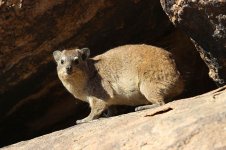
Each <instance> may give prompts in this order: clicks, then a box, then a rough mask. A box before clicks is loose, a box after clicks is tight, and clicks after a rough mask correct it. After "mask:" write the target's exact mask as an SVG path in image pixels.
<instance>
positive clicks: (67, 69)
mask: <svg viewBox="0 0 226 150" xmlns="http://www.w3.org/2000/svg"><path fill="white" fill-rule="evenodd" d="M66 71H67V74H70V73H71V71H72V67H71V66H67V67H66Z"/></svg>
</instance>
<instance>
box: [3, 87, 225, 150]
mask: <svg viewBox="0 0 226 150" xmlns="http://www.w3.org/2000/svg"><path fill="white" fill-rule="evenodd" d="M225 108H226V86H225V87H222V88H220V89H217V90H215V91H212V92H209V93H207V94H204V95H200V96H197V97H192V98H189V99H182V100H178V101H174V102H171V103H168V104H167V105H164V106H161V107H158V108H155V109H151V110H145V111H141V112H136V113H130V114H125V115H121V116H117V117H112V118H106V119H99V120H96V121H93V122H89V123H85V124H81V125H77V126H74V127H71V128H68V129H65V130H61V131H57V132H54V133H51V134H48V135H44V136H41V137H38V138H35V139H32V140H29V141H23V142H20V143H17V144H14V145H11V146H9V147H5V148H2V149H1V150H18V149H20V150H27V149H32V150H36V149H37V150H40V149H43V150H44V149H45V150H47V149H54V150H58V149H59V150H61V149H103V150H106V149H134V150H136V149H147V150H149V149H156V150H165V149H167V150H168V149H169V150H171V149H172V150H173V149H187V150H191V149H199V150H223V149H226V140H225V139H226V109H225Z"/></svg>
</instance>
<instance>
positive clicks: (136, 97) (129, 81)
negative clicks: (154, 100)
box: [108, 76, 148, 106]
mask: <svg viewBox="0 0 226 150" xmlns="http://www.w3.org/2000/svg"><path fill="white" fill-rule="evenodd" d="M112 88H113V90H114V96H113V97H112V98H111V99H109V100H108V102H109V103H110V104H112V105H130V106H137V105H143V104H148V101H147V100H146V98H145V97H144V96H143V95H142V94H141V92H140V88H139V85H138V78H136V77H133V78H130V77H128V76H127V77H126V76H124V77H123V78H122V77H121V78H120V79H118V81H117V82H114V83H112Z"/></svg>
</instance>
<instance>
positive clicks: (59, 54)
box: [53, 50, 61, 62]
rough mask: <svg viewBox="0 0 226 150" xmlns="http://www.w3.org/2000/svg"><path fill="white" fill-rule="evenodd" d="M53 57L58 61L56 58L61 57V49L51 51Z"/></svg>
mask: <svg viewBox="0 0 226 150" xmlns="http://www.w3.org/2000/svg"><path fill="white" fill-rule="evenodd" d="M53 57H54V59H55V61H56V62H58V60H60V57H61V51H58V50H57V51H54V52H53Z"/></svg>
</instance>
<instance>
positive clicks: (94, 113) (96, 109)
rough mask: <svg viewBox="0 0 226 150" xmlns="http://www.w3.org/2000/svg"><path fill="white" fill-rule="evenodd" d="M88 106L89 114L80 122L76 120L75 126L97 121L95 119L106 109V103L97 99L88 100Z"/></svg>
mask: <svg viewBox="0 0 226 150" xmlns="http://www.w3.org/2000/svg"><path fill="white" fill-rule="evenodd" d="M89 104H90V107H91V112H90V114H89V116H87V117H86V118H84V119H82V120H77V121H76V123H77V124H80V123H85V122H89V121H91V120H94V119H97V118H99V116H100V115H101V113H102V112H103V111H104V110H105V109H107V105H106V102H105V101H103V100H100V99H97V98H95V97H90V98H89Z"/></svg>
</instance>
